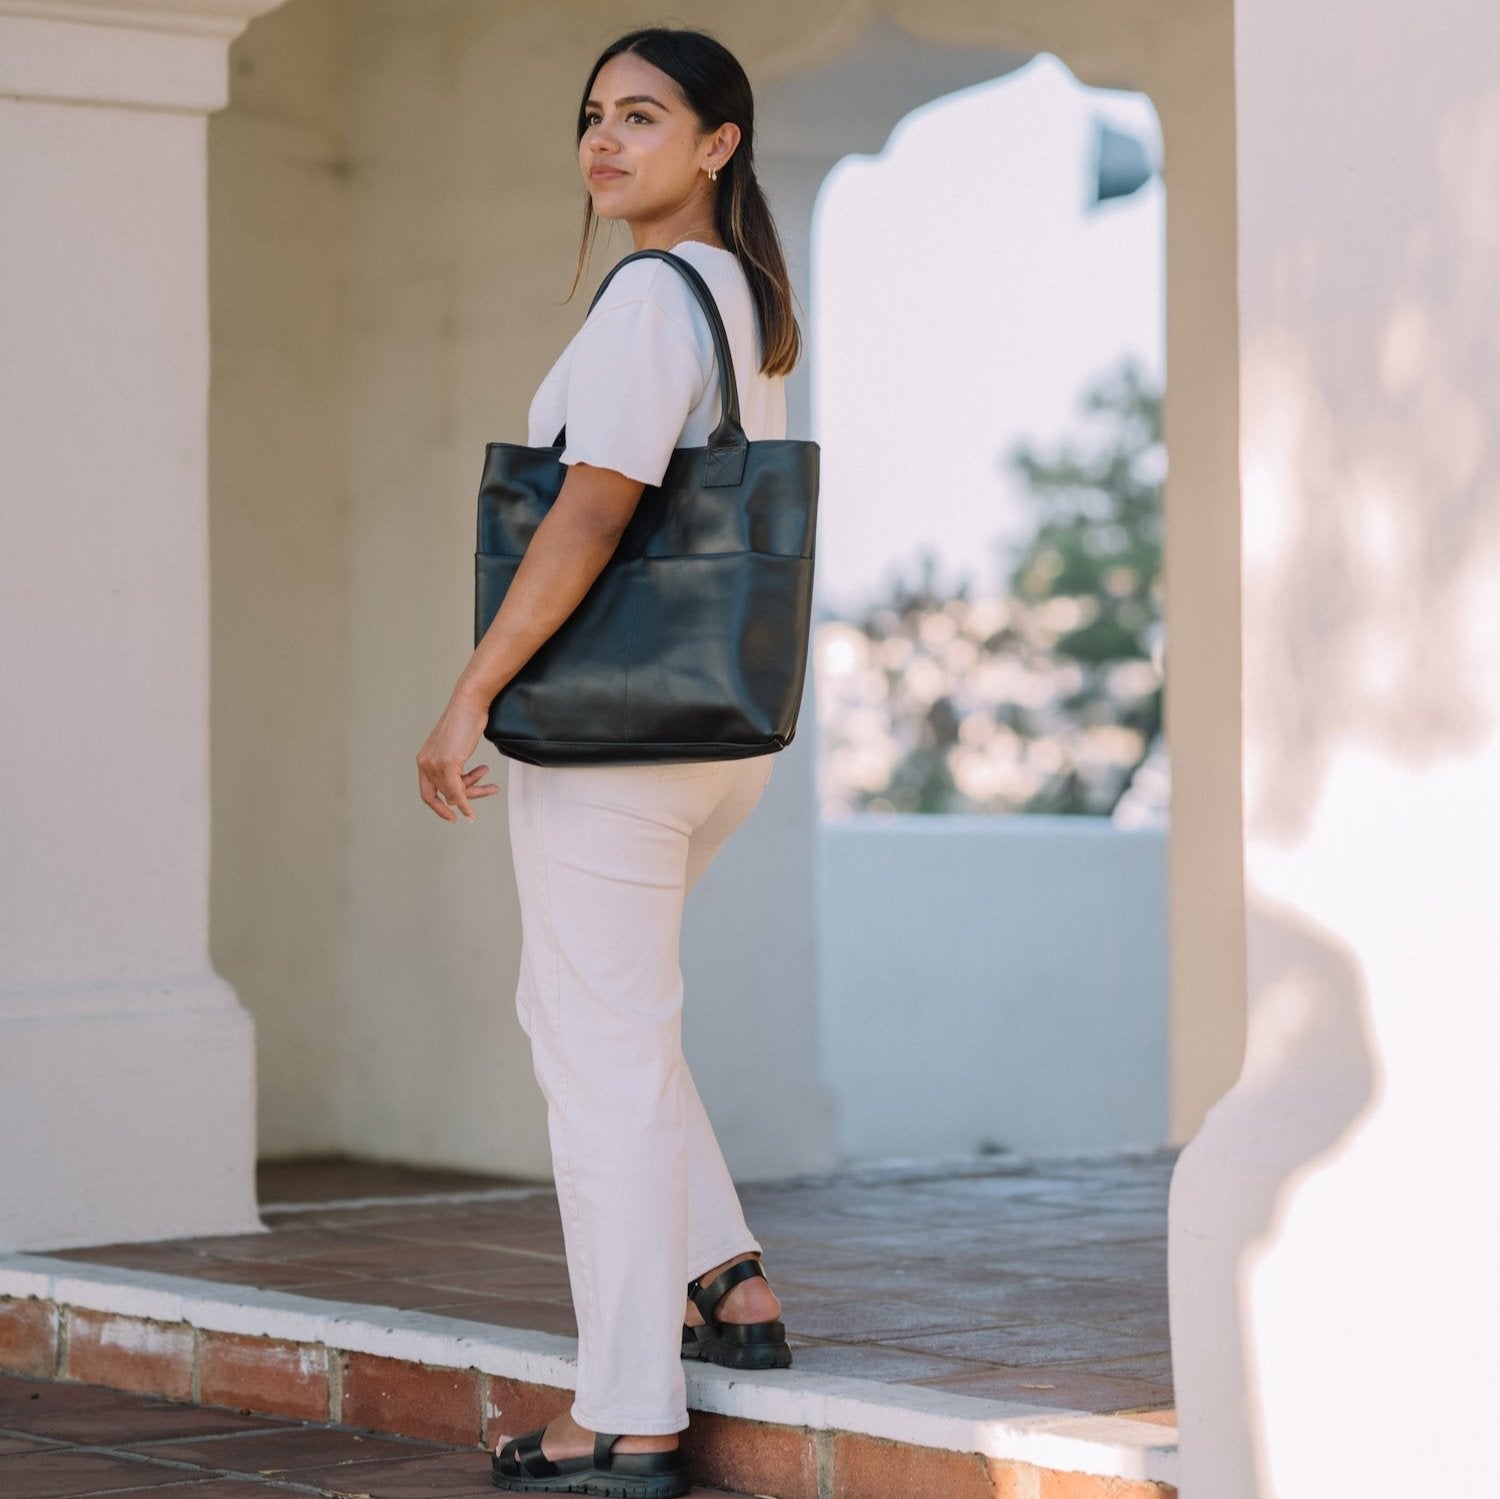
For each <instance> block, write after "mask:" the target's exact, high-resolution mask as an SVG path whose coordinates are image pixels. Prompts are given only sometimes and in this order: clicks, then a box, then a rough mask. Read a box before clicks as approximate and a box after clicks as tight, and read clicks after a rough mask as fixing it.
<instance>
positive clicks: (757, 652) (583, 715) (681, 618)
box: [474, 250, 819, 765]
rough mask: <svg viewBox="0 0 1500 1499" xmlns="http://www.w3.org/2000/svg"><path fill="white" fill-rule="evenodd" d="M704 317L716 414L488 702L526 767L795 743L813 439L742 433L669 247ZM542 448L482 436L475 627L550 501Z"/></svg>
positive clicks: (700, 287) (503, 744)
mask: <svg viewBox="0 0 1500 1499" xmlns="http://www.w3.org/2000/svg"><path fill="white" fill-rule="evenodd" d="M648 258H654V259H659V260H665V261H667V262H668V264H670V265H671V266H673V267H674V269H676V270H677V271H680V272H681V274H682V275H683V277H684V278H685V279H686V281H687V284H688V286H689V287H690V288H691V289H692V291H693V294H694V296H695V297H696V298H697V301H698V305H699V306H700V307H701V308H702V309H703V313H704V316H705V317H707V319H708V323H709V328H710V330H711V331H712V334H713V345H714V357H715V360H716V361H717V366H718V370H719V380H720V389H721V396H722V399H721V403H720V413H721V414H720V419H719V424H718V426H717V427H715V428H714V430H713V432H712V433H711V434H710V436H709V439H708V445H707V446H706V447H701V448H677V449H676V450H675V451H674V452H673V454H672V457H671V461H670V462H669V463H668V465H667V471H666V473H665V474H664V475H663V477H662V481H661V483H660V484H659V485H656V486H651V485H648V486H647V487H646V489H645V491H644V492H643V493H642V495H641V500H640V505H639V507H638V508H637V510H636V512H635V514H634V516H633V517H632V518H631V521H630V524H629V525H628V526H627V527H626V530H625V533H624V536H623V537H622V538H621V541H620V545H619V547H618V548H617V549H616V551H615V554H614V556H613V557H612V558H611V559H610V561H609V562H608V563H607V564H606V566H605V568H604V571H603V572H602V573H601V574H600V576H599V578H598V580H597V581H596V582H595V583H594V585H593V587H592V588H591V589H590V590H589V592H588V593H587V594H586V595H585V596H584V598H583V600H582V601H581V602H580V603H579V605H578V607H577V609H576V610H574V612H573V613H572V614H571V615H570V616H569V617H568V619H567V620H565V621H564V622H563V624H562V626H561V628H560V629H559V630H558V631H557V633H556V634H554V635H553V636H552V637H551V639H549V640H548V641H547V642H546V643H545V644H544V645H543V646H542V647H541V649H540V650H538V651H537V653H536V654H535V655H534V656H533V657H532V658H531V660H530V661H528V662H527V664H526V665H525V666H524V667H523V668H522V669H521V671H520V672H519V673H518V674H517V676H516V677H515V678H514V679H513V680H512V681H511V682H510V683H509V685H508V686H506V687H505V688H504V690H503V691H501V692H500V694H499V695H498V696H497V697H496V698H495V700H494V702H493V703H492V704H491V705H490V713H489V722H488V724H487V725H486V728H485V731H484V735H485V738H486V739H488V740H489V741H490V742H491V743H492V744H493V745H494V746H495V747H496V748H497V749H498V750H500V751H501V752H502V753H503V754H506V755H509V756H511V757H512V758H514V759H517V760H525V761H529V762H530V763H531V764H533V765H588V764H596V765H597V764H641V763H651V762H659V761H672V760H733V759H741V758H743V757H745V756H748V755H761V754H767V753H769V752H771V751H773V750H780V749H783V748H785V746H786V745H788V744H789V743H791V740H792V735H793V733H794V731H795V729H796V726H797V711H798V708H799V706H800V704H801V700H802V687H803V680H804V677H805V675H806V666H807V647H808V632H809V629H810V626H811V621H812V582H813V534H814V528H815V523H816V514H817V494H818V456H819V455H818V445H817V444H816V443H814V442H802V441H793V440H791V439H778V440H775V441H766V442H750V441H749V440H747V438H746V437H745V432H744V428H743V427H742V426H741V425H740V399H739V390H738V387H737V385H736V383H735V377H734V364H733V362H732V360H731V358H730V354H729V341H728V339H727V337H726V336H725V333H724V323H723V320H722V319H721V318H720V316H719V309H718V307H717V306H716V305H715V303H714V299H713V293H712V292H711V291H710V290H709V288H708V284H707V283H706V282H705V281H704V280H703V278H702V277H701V276H700V275H699V274H698V272H697V271H696V270H695V269H694V268H693V267H692V266H691V265H689V264H688V263H687V261H685V260H683V259H682V258H681V257H680V256H676V255H672V254H670V253H669V252H668V251H665V250H639V251H637V252H635V253H634V254H631V255H627V256H625V257H624V259H622V260H621V261H620V262H619V264H618V265H616V266H615V267H614V268H613V269H612V270H611V271H610V273H609V275H608V276H606V277H605V278H604V281H603V283H602V284H601V285H600V287H599V290H598V292H596V293H595V294H594V301H593V302H592V303H590V304H589V307H590V311H592V310H593V306H594V303H597V302H598V300H599V297H600V295H602V293H603V291H604V288H605V287H606V286H608V285H609V282H610V279H611V277H613V276H614V275H615V273H616V272H617V271H618V270H619V269H620V267H621V266H624V265H628V264H629V263H630V262H631V261H632V260H642V259H648ZM566 435H567V429H566V427H564V429H563V430H562V431H561V432H559V433H558V434H557V440H556V441H555V442H554V443H553V445H552V446H551V447H550V448H528V447H522V446H520V445H518V444H515V443H505V442H495V443H490V444H489V445H488V446H487V447H486V449H485V460H484V477H483V479H482V481H481V483H480V486H479V531H478V541H477V545H476V550H475V555H474V581H475V587H474V640H475V643H476V644H477V643H478V642H479V639H480V637H481V636H483V634H484V632H485V631H486V630H487V629H488V628H489V625H490V621H491V620H492V619H493V618H494V617H495V612H496V611H497V610H498V609H499V607H500V603H501V600H502V599H504V597H505V593H506V590H507V589H508V588H509V587H510V582H511V579H512V578H513V577H514V576H515V572H516V568H517V566H518V565H519V564H520V561H521V558H522V556H523V555H524V554H525V551H526V546H527V543H528V542H529V541H530V540H531V537H532V535H533V533H534V532H535V531H536V528H537V526H538V525H539V524H540V523H541V521H542V519H543V517H545V516H546V514H547V511H548V510H549V508H550V507H551V506H552V504H553V502H554V501H555V500H556V499H557V495H558V491H559V490H560V489H561V488H562V481H563V476H564V474H565V473H566V469H565V467H564V465H563V464H562V462H561V461H560V460H561V457H562V450H563V447H564V446H565V439H566Z"/></svg>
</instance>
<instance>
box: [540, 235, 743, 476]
mask: <svg viewBox="0 0 1500 1499" xmlns="http://www.w3.org/2000/svg"><path fill="white" fill-rule="evenodd" d="M632 260H665V261H666V262H667V263H668V264H669V265H671V266H673V267H675V269H677V270H678V271H680V272H681V273H682V277H683V279H684V280H685V281H686V282H687V284H688V290H689V291H691V292H692V294H693V296H694V297H695V298H697V301H698V306H699V307H701V308H702V309H703V315H704V317H706V318H707V319H708V331H709V333H710V334H711V335H712V337H713V344H714V358H715V361H716V364H717V366H718V371H719V425H718V426H717V427H715V428H714V430H713V431H712V432H710V433H709V435H708V444H707V446H708V450H709V463H708V471H707V473H706V474H705V475H704V483H705V484H709V485H718V484H738V483H739V482H740V479H741V477H742V475H743V474H744V469H745V450H746V447H747V445H748V439H747V438H746V437H745V429H744V427H742V426H741V425H740V391H739V385H738V383H737V382H736V380H735V378H734V360H733V359H732V358H730V354H729V335H728V334H727V333H725V331H724V319H723V318H721V317H720V316H719V308H718V304H717V303H716V302H715V301H714V294H713V293H712V292H711V291H710V290H709V289H708V282H706V281H705V280H704V279H703V277H702V276H701V275H700V274H699V273H698V270H697V268H696V267H694V266H691V265H689V264H688V263H687V261H686V260H684V259H683V258H682V256H680V255H674V254H672V252H671V251H670V250H636V251H635V252H634V253H633V254H630V255H627V256H625V257H624V259H622V260H620V261H617V262H616V263H615V264H614V265H613V266H611V267H610V271H609V274H608V275H607V276H605V278H604V280H603V281H601V282H600V283H599V290H598V291H596V292H595V293H594V299H593V301H592V302H590V303H589V312H592V311H593V310H594V308H595V307H596V306H598V304H599V298H600V297H602V296H603V295H604V288H605V287H606V286H608V285H609V283H610V282H611V281H612V280H613V279H614V277H615V275H616V274H617V273H618V272H619V271H620V270H621V268H622V267H624V266H627V265H629V264H630V262H631V261H632ZM567 434H568V427H567V423H566V422H564V423H563V425H562V426H561V427H560V428H559V429H558V433H557V437H556V439H555V440H554V442H553V444H552V446H553V447H554V448H561V447H564V446H565V445H566V442H567Z"/></svg>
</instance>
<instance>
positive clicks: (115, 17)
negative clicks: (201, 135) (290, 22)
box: [0, 0, 281, 114]
mask: <svg viewBox="0 0 1500 1499" xmlns="http://www.w3.org/2000/svg"><path fill="white" fill-rule="evenodd" d="M280 3H281V0H177V3H173V0H155V3H151V0H104V3H100V4H92V3H89V0H57V3H48V0H0V96H10V97H13V98H22V99H46V100H50V101H52V102H54V103H65V104H91V105H101V104H102V105H108V106H114V107H126V108H135V109H159V110H165V111H168V112H171V113H184V114H209V113H212V112H213V111H214V110H216V109H222V108H223V107H224V105H225V104H226V103H227V102H228V100H229V78H228V70H227V63H226V60H227V57H228V52H229V43H230V42H231V41H233V40H234V38H235V37H237V36H238V35H239V34H240V32H241V31H243V30H244V29H245V26H246V24H247V23H248V22H250V21H251V20H253V19H254V18H255V17H256V16H258V15H262V14H264V13H265V12H266V11H268V10H274V9H275V7H276V6H277V5H278V4H280Z"/></svg>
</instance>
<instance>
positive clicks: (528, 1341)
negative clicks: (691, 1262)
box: [0, 1254, 1178, 1484]
mask: <svg viewBox="0 0 1500 1499" xmlns="http://www.w3.org/2000/svg"><path fill="white" fill-rule="evenodd" d="M7 1296H9V1297H16V1298H25V1297H36V1298H38V1299H40V1300H47V1301H54V1302H57V1303H58V1304H60V1305H63V1306H69V1307H79V1308H82V1309H84V1310H88V1311H96V1312H111V1313H114V1314H116V1315H119V1316H127V1317H145V1318H150V1319H152V1320H153V1321H158V1322H186V1323H188V1324H189V1325H190V1326H193V1327H197V1328H201V1329H203V1330H204V1331H207V1332H226V1333H241V1334H245V1335H248V1336H252V1337H267V1338H281V1339H285V1340H286V1341H288V1342H293V1343H322V1344H325V1345H326V1346H328V1347H330V1348H339V1349H343V1350H345V1351H347V1352H350V1353H370V1354H377V1355H379V1356H381V1357H383V1358H396V1359H406V1360H410V1361H411V1362H414V1363H421V1364H430V1365H435V1366H438V1367H441V1368H450V1369H468V1368H474V1369H477V1370H479V1371H480V1372H481V1373H484V1374H496V1375H500V1376H502V1377H504V1378H507V1379H519V1380H525V1381H527V1382H528V1383H532V1384H540V1385H550V1386H552V1387H554V1388H560V1389H573V1388H574V1386H575V1379H576V1375H577V1364H576V1350H577V1343H576V1341H575V1340H574V1339H573V1338H564V1337H558V1336H557V1335H555V1334H553V1333H542V1332H531V1331H528V1330H526V1329H524V1328H511V1327H493V1326H490V1325H489V1324H487V1323H478V1322H466V1321H464V1320H462V1319H461V1318H458V1317H440V1316H435V1315H434V1314H432V1313H430V1312H403V1311H395V1310H393V1309H392V1308H390V1307H382V1306H365V1305H355V1304H352V1303H350V1302H345V1301H324V1300H321V1299H318V1298H316V1297H311V1296H295V1295H292V1294H290V1293H289V1292H285V1291H263V1290H258V1289H256V1288H254V1287H249V1286H236V1285H225V1284H223V1283H222V1282H218V1281H208V1280H198V1279H195V1278H193V1277H191V1276H183V1275H160V1274H157V1273H155V1272H152V1271H145V1270H126V1269H117V1268H115V1267H114V1266H110V1265H93V1264H88V1263H85V1262H82V1261H77V1260H63V1259H55V1258H52V1257H50V1256H47V1255H34V1254H0V1297H7ZM686 1374H687V1387H688V1404H689V1405H690V1406H691V1408H692V1409H694V1410H701V1411H712V1412H715V1413H717V1414H719V1415H724V1416H737V1417H740V1418H742V1419H744V1420H747V1421H767V1422H772V1423H775V1424H778V1425H784V1426H801V1427H807V1428H809V1429H810V1430H813V1431H847V1432H855V1433H857V1434H859V1435H862V1436H870V1437H879V1438H882V1439H884V1440H886V1441H892V1442H903V1443H906V1444H909V1445H911V1446H916V1447H936V1448H940V1449H942V1450H944V1451H951V1452H977V1453H981V1454H983V1455H984V1456H985V1457H993V1458H1002V1459H1008V1460H1010V1461H1013V1462H1025V1463H1033V1464H1035V1465H1036V1466H1037V1467H1041V1468H1054V1469H1061V1470H1064V1471H1071V1472H1080V1473H1090V1474H1095V1475H1098V1476H1100V1477H1107V1478H1126V1479H1146V1480H1151V1481H1155V1482H1158V1483H1171V1484H1176V1483H1177V1482H1178V1463H1177V1431H1176V1428H1175V1427H1171V1426H1163V1425H1159V1424H1157V1423H1155V1422H1151V1421H1133V1420H1130V1419H1128V1418H1126V1417H1123V1416H1102V1415H1096V1414H1094V1413H1092V1412H1088V1411H1074V1410H1066V1409H1063V1408H1050V1407H1038V1406H1034V1405H1020V1404H1017V1403H1015V1402H1013V1401H1004V1400H980V1399H975V1398H973V1397H971V1396H968V1395H953V1394H949V1393H947V1392H946V1391H941V1390H929V1389H927V1388H925V1387H923V1386H921V1385H903V1384H885V1383H881V1382H878V1381H876V1380H871V1379H851V1378H849V1377H847V1376H843V1375H832V1374H806V1373H802V1372H800V1371H799V1370H797V1369H796V1368H795V1367H794V1368H791V1369H776V1370H763V1371H762V1370H733V1369H722V1368H719V1367H717V1366H716V1365H712V1364H689V1365H688V1366H687V1369H686Z"/></svg>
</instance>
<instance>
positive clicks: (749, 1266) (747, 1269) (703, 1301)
mask: <svg viewBox="0 0 1500 1499" xmlns="http://www.w3.org/2000/svg"><path fill="white" fill-rule="evenodd" d="M756 1276H759V1277H760V1278H761V1279H762V1280H764V1279H765V1278H766V1272H765V1271H764V1270H762V1269H761V1268H760V1261H759V1260H758V1259H750V1260H739V1261H737V1262H736V1263H735V1264H733V1265H731V1266H730V1267H729V1268H728V1269H727V1270H725V1271H723V1272H722V1273H721V1274H719V1275H716V1276H714V1278H713V1279H712V1280H711V1281H709V1283H708V1284H707V1285H704V1284H703V1282H702V1281H701V1280H695V1281H694V1282H693V1283H692V1284H691V1285H690V1286H689V1287H688V1299H689V1300H690V1301H691V1302H692V1303H693V1305H694V1306H695V1307H697V1308H698V1313H699V1315H700V1316H701V1317H702V1318H703V1320H704V1321H705V1322H712V1321H714V1320H715V1319H714V1309H715V1308H716V1307H717V1306H718V1304H719V1303H720V1302H721V1301H722V1300H723V1299H724V1298H725V1296H727V1295H728V1294H729V1292H730V1291H731V1290H733V1288H734V1287H735V1286H737V1285H739V1283H740V1282H741V1281H742V1280H752V1279H754V1278H755V1277H756Z"/></svg>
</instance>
